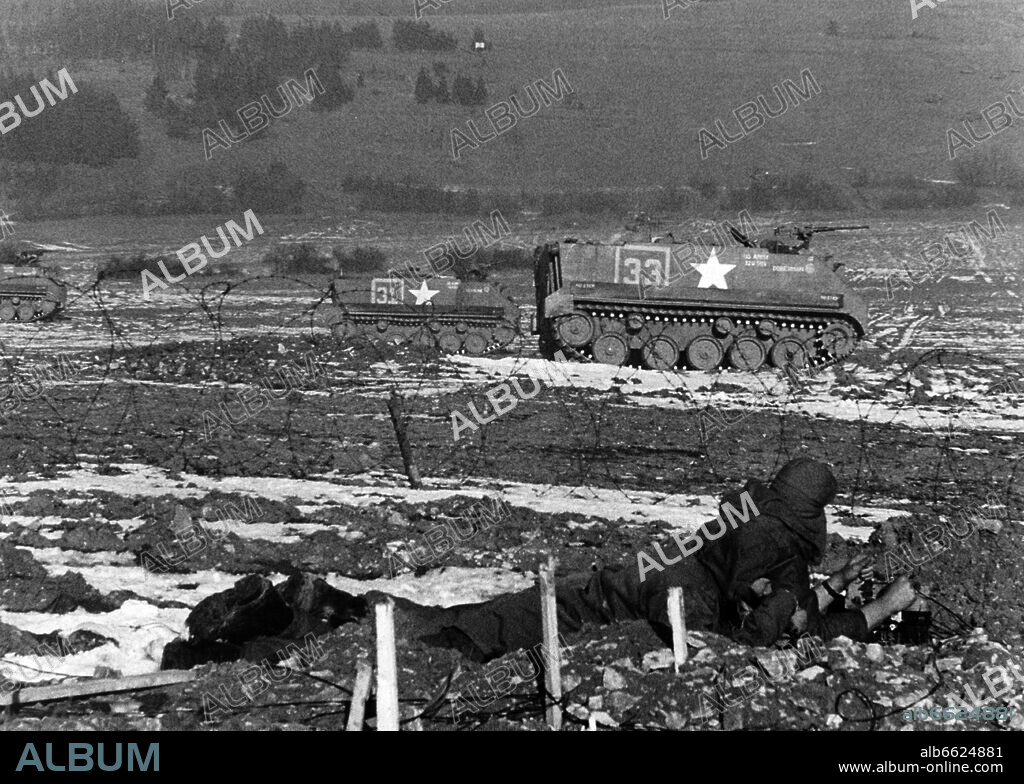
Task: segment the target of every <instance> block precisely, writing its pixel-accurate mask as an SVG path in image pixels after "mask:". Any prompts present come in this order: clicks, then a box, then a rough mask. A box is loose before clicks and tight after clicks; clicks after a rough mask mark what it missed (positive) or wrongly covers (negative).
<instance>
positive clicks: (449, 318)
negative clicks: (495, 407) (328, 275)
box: [327, 276, 519, 356]
mask: <svg viewBox="0 0 1024 784" xmlns="http://www.w3.org/2000/svg"><path fill="white" fill-rule="evenodd" d="M331 299H332V301H333V303H334V306H333V307H331V308H329V309H328V314H327V323H328V325H329V326H330V327H331V330H332V331H333V332H334V335H335V337H337V338H338V339H339V340H348V339H352V338H354V337H358V336H363V337H369V338H372V339H376V340H383V341H386V342H389V343H394V344H400V343H407V342H408V343H412V342H414V343H417V344H419V345H425V346H432V347H436V348H438V349H440V350H441V351H442V352H444V353H446V354H459V353H465V354H469V355H471V356H479V355H481V354H486V353H488V352H489V351H493V350H496V349H499V348H503V347H505V346H508V345H509V344H510V343H512V341H513V340H515V338H516V335H517V334H519V330H518V310H517V308H516V306H515V305H514V304H513V303H512V302H510V301H509V300H508V299H507V298H506V297H505V295H504V294H502V293H501V292H500V291H499V290H498V289H497V288H496V286H495V285H494V284H493V283H490V282H488V281H465V280H460V279H458V278H454V277H447V276H436V277H428V278H426V279H422V280H409V279H407V278H405V277H399V276H392V277H385V278H372V279H350V278H338V279H336V280H335V281H334V284H333V286H332V294H331Z"/></svg>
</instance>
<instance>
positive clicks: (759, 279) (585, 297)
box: [534, 229, 867, 371]
mask: <svg viewBox="0 0 1024 784" xmlns="http://www.w3.org/2000/svg"><path fill="white" fill-rule="evenodd" d="M819 230H820V229H819ZM808 244H809V243H808ZM750 245H751V247H736V246H703V247H702V246H695V245H689V244H683V245H679V244H659V243H638V244H625V245H607V244H596V243H583V242H575V241H567V242H560V243H549V244H546V245H543V246H541V247H539V248H537V250H536V252H535V256H534V278H535V285H536V293H537V332H538V334H539V335H540V345H541V352H542V353H543V354H544V355H545V356H547V357H555V356H557V355H559V354H561V355H563V356H566V357H567V358H570V359H578V360H584V361H590V360H593V361H597V362H603V363H607V364H611V365H624V364H626V363H628V362H634V363H638V364H642V365H643V366H645V367H648V368H654V369H660V370H668V369H672V368H676V367H683V368H689V369H694V370H703V371H710V370H714V369H716V368H718V367H723V366H724V367H732V368H736V369H738V370H745V371H755V370H758V369H759V368H761V367H762V366H763V365H765V364H766V363H770V364H771V365H774V366H775V367H778V368H786V367H793V368H800V367H805V366H820V365H824V364H828V363H831V362H835V361H837V360H840V359H842V358H843V357H846V356H849V354H850V353H852V352H853V350H854V348H855V347H856V345H857V342H858V340H859V339H860V338H861V337H863V335H864V331H865V328H866V325H867V308H866V306H865V304H864V302H863V301H862V300H861V298H860V297H859V296H857V295H856V294H855V293H853V292H852V291H851V290H850V289H849V287H847V286H846V285H845V284H844V283H843V281H842V280H841V279H840V278H839V277H838V276H837V275H836V274H835V271H834V269H833V266H832V263H831V261H829V260H828V258H825V257H818V256H814V255H813V254H807V255H804V254H802V253H797V252H795V251H789V250H787V251H785V252H772V251H771V250H769V249H767V248H763V247H757V246H754V245H753V243H750ZM804 247H806V246H804ZM801 250H802V249H801Z"/></svg>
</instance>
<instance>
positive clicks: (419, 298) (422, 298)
mask: <svg viewBox="0 0 1024 784" xmlns="http://www.w3.org/2000/svg"><path fill="white" fill-rule="evenodd" d="M409 293H410V294H412V295H413V296H414V297H416V304H417V305H424V304H426V303H427V302H430V299H431V297H433V296H434V295H435V294H437V292H436V291H434V290H433V289H428V288H427V282H426V281H423V282H422V283H420V287H419V288H418V289H412V290H411V291H410V292H409Z"/></svg>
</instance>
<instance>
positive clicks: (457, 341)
mask: <svg viewBox="0 0 1024 784" xmlns="http://www.w3.org/2000/svg"><path fill="white" fill-rule="evenodd" d="M437 345H438V347H439V348H440V349H441V351H443V352H444V353H445V354H458V353H459V351H460V350H461V349H462V335H460V334H459V333H457V332H456V331H455V330H454V329H445V330H443V331H442V332H441V334H440V335H438V337H437Z"/></svg>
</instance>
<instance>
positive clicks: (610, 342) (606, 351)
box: [592, 334, 629, 365]
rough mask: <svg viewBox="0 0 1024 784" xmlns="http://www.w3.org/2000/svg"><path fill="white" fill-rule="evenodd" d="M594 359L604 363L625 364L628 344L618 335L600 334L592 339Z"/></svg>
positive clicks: (627, 355)
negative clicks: (595, 338)
mask: <svg viewBox="0 0 1024 784" xmlns="http://www.w3.org/2000/svg"><path fill="white" fill-rule="evenodd" d="M592 352H593V354H594V359H596V360H597V361H598V362H600V363H602V364H605V365H625V364H626V359H627V358H628V357H629V344H628V343H626V341H625V340H624V339H623V338H622V337H620V336H619V335H614V334H612V335H601V337H599V338H598V339H597V340H595V341H594V347H593V349H592Z"/></svg>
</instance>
